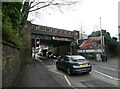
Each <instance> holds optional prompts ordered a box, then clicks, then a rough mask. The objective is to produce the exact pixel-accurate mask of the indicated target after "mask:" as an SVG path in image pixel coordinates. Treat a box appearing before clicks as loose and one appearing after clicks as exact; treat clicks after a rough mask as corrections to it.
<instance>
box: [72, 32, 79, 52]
mask: <svg viewBox="0 0 120 89" xmlns="http://www.w3.org/2000/svg"><path fill="white" fill-rule="evenodd" d="M78 39H79V31H76V30H74V31H73V45H72V46H73V48H72V50H73V54H77V49H76V48H77V40H78Z"/></svg>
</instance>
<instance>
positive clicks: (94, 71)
mask: <svg viewBox="0 0 120 89" xmlns="http://www.w3.org/2000/svg"><path fill="white" fill-rule="evenodd" d="M93 71H94V72H96V73H99V74H101V75H103V76H106V77H108V78H111V79H114V80H117V81H118V80H120V79H118V78H115V77H112V76H109V75H106V74H104V73H101V72H99V71H96V70H93Z"/></svg>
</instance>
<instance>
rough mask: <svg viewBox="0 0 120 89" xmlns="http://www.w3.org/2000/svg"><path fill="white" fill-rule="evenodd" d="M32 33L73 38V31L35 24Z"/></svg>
mask: <svg viewBox="0 0 120 89" xmlns="http://www.w3.org/2000/svg"><path fill="white" fill-rule="evenodd" d="M32 33H35V34H45V35H54V36H63V37H69V38H73V32H72V31H67V30H63V29H57V28H52V27H46V26H41V25H34V24H32Z"/></svg>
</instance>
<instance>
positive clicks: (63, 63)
mask: <svg viewBox="0 0 120 89" xmlns="http://www.w3.org/2000/svg"><path fill="white" fill-rule="evenodd" d="M56 68H57V69H61V70H63V71H65V72H67V74H68V75H72V74H75V73H83V72H86V73H89V72H90V71H91V70H92V65H91V63H90V62H89V61H88V60H87V59H86V58H85V57H83V56H80V55H64V56H62V57H60V58H59V59H58V61H57V62H56Z"/></svg>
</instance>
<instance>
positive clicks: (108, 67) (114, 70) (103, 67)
mask: <svg viewBox="0 0 120 89" xmlns="http://www.w3.org/2000/svg"><path fill="white" fill-rule="evenodd" d="M100 67H103V68H106V69H109V70H114V71H118V70H117V69H113V68H109V67H105V66H100Z"/></svg>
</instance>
